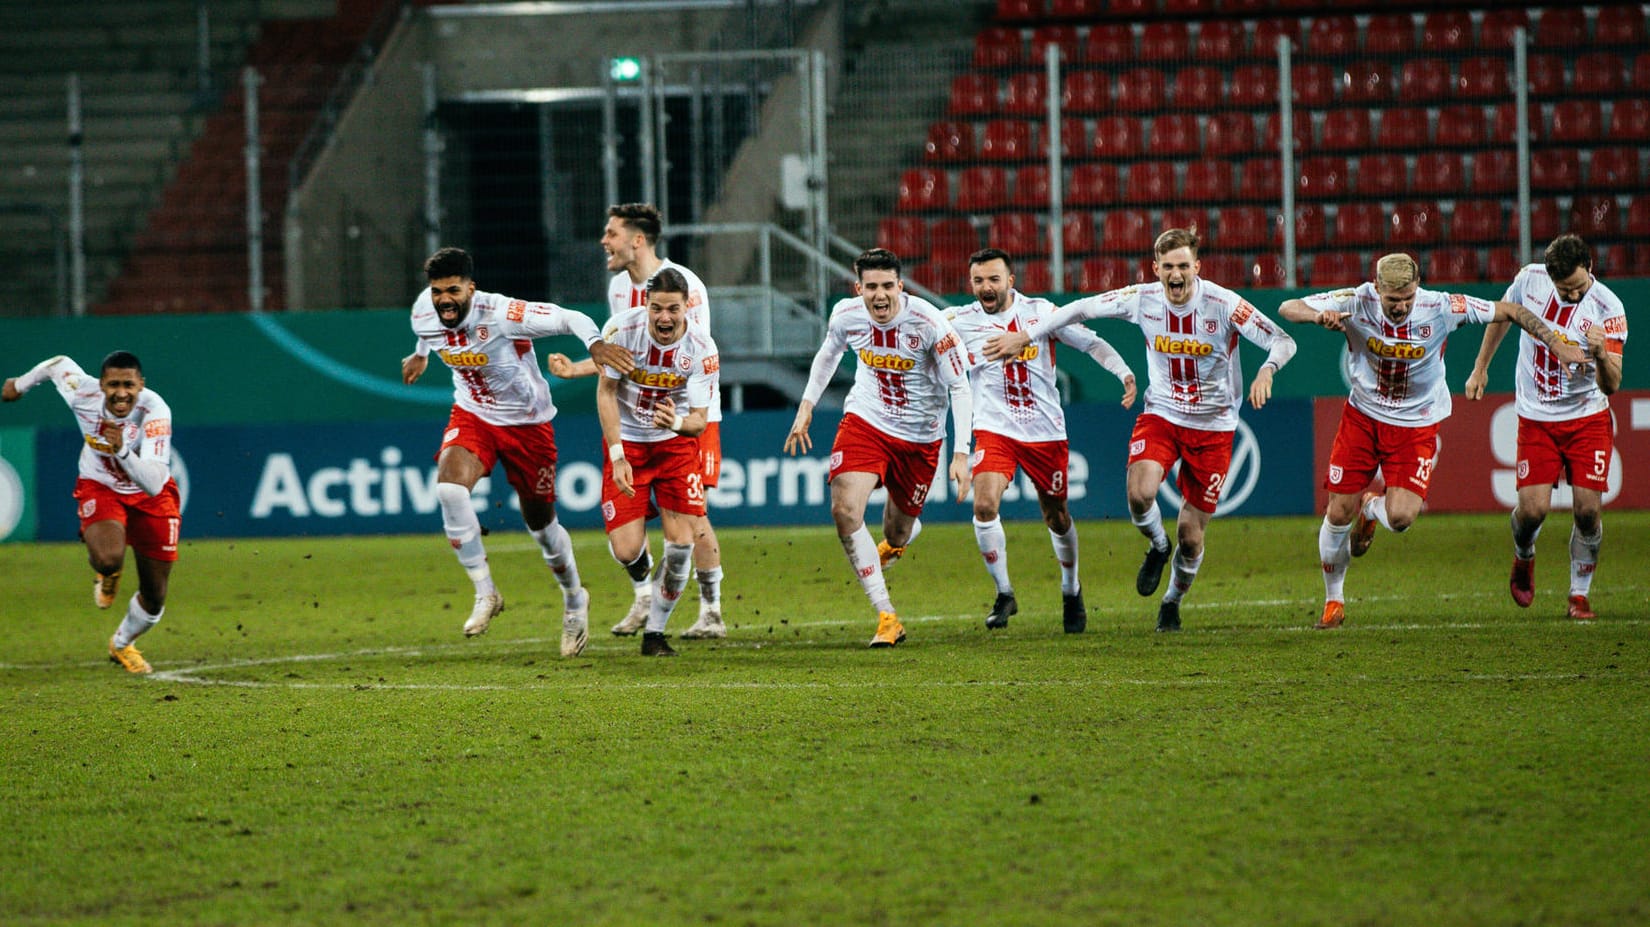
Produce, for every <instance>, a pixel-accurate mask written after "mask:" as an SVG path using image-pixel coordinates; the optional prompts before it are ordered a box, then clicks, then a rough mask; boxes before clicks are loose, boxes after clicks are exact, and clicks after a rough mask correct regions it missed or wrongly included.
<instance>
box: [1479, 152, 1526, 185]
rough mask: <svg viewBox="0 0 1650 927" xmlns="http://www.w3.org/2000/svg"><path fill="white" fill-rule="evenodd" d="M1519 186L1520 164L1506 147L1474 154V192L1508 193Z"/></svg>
mask: <svg viewBox="0 0 1650 927" xmlns="http://www.w3.org/2000/svg"><path fill="white" fill-rule="evenodd" d="M1517 188H1518V164H1517V163H1516V161H1515V158H1514V154H1513V152H1512V151H1509V150H1507V149H1505V148H1498V149H1495V150H1492V151H1480V152H1478V153H1477V154H1474V155H1473V156H1472V192H1474V193H1479V194H1483V193H1508V192H1511V191H1512V190H1516V189H1517Z"/></svg>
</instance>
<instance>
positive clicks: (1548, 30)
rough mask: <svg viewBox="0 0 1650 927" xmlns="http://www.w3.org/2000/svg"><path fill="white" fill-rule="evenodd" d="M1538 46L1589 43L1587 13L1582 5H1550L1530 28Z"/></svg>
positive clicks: (1578, 46)
mask: <svg viewBox="0 0 1650 927" xmlns="http://www.w3.org/2000/svg"><path fill="white" fill-rule="evenodd" d="M1530 39H1531V41H1532V42H1533V44H1534V45H1535V47H1536V48H1580V47H1582V46H1585V45H1586V44H1587V13H1586V12H1585V11H1584V10H1582V8H1581V7H1580V6H1549V7H1547V8H1546V9H1544V10H1542V11H1541V21H1540V22H1538V23H1536V26H1535V28H1534V29H1531V30H1530Z"/></svg>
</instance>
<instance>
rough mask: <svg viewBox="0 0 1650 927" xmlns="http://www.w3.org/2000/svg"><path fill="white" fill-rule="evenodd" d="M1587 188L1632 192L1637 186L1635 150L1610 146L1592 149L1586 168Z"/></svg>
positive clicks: (1623, 146)
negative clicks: (1591, 155)
mask: <svg viewBox="0 0 1650 927" xmlns="http://www.w3.org/2000/svg"><path fill="white" fill-rule="evenodd" d="M1587 186H1588V187H1589V188H1591V189H1593V190H1633V189H1636V188H1637V187H1638V186H1639V152H1638V149H1637V148H1629V147H1627V146H1625V145H1612V146H1610V147H1607V148H1595V149H1593V160H1592V163H1591V164H1590V165H1589V166H1588V168H1587Z"/></svg>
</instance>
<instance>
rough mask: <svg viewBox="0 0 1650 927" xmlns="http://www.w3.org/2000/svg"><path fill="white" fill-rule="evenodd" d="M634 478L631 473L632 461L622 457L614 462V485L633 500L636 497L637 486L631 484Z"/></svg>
mask: <svg viewBox="0 0 1650 927" xmlns="http://www.w3.org/2000/svg"><path fill="white" fill-rule="evenodd" d="M632 479H634V477H633V476H632V474H631V472H630V461H628V460H626V459H624V458H623V457H620V458H619V459H618V460H615V461H613V485H614V486H617V487H619V492H622V493H624V494H625V495H626V496H629V497H631V498H633V499H634V498H635V497H636V484H635V483H633V482H631V481H632Z"/></svg>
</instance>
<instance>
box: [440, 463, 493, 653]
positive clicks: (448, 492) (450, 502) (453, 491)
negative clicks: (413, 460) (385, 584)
mask: <svg viewBox="0 0 1650 927" xmlns="http://www.w3.org/2000/svg"><path fill="white" fill-rule="evenodd" d="M483 476H486V473H485V472H484V471H483V469H482V466H481V459H480V458H478V457H476V455H475V454H474V453H473V452H471V451H470V450H469V449H468V448H463V447H459V446H457V445H451V446H449V447H447V448H446V449H445V450H443V451H442V452H441V457H440V458H439V459H438V460H437V461H436V475H435V478H436V486H435V495H436V499H437V500H439V501H440V503H441V525H442V528H443V530H445V531H446V534H447V541H448V543H450V544H451V545H452V547H453V552H454V553H455V554H457V556H458V562H459V564H460V565H461V566H463V567H464V572H465V573H466V574H468V575H469V577H470V582H471V583H473V584H474V585H475V590H476V591H475V606H474V607H473V608H472V609H471V610H470V617H469V618H467V619H465V621H464V636H465V637H475V636H476V635H478V634H484V633H486V631H487V628H488V626H490V625H491V624H492V622H493V619H494V618H495V617H497V616H498V613H499V612H502V611H504V597H503V596H502V595H499V592H498V587H497V586H495V585H493V574H492V571H491V570H490V569H489V568H488V566H487V548H486V547H485V546H484V545H483V544H482V543H481V520H480V519H479V518H477V517H476V512H475V507H474V506H473V505H472V504H471V502H470V491H471V490H472V489H474V488H475V485H476V481H477V480H479V479H481V478H482V477H483Z"/></svg>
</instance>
